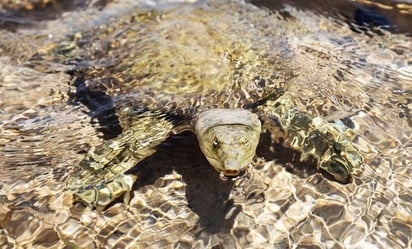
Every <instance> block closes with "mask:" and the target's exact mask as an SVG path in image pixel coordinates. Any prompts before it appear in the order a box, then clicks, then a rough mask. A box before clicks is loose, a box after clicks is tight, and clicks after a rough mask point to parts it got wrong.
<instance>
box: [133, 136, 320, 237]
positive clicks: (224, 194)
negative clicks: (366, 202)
mask: <svg viewBox="0 0 412 249" xmlns="http://www.w3.org/2000/svg"><path fill="white" fill-rule="evenodd" d="M270 148H272V149H270ZM273 148H275V149H274V150H273ZM256 154H257V156H259V157H263V158H264V159H265V161H272V160H275V161H276V162H277V163H280V164H281V165H283V166H284V167H285V168H286V170H287V171H290V172H291V173H293V174H296V175H298V176H300V177H307V176H308V175H311V174H314V173H316V162H315V161H313V162H309V163H308V162H306V163H300V162H299V160H296V159H295V158H296V157H298V156H300V155H299V153H298V152H296V151H293V150H290V149H286V148H284V147H281V146H280V145H276V144H273V143H272V142H271V140H270V134H267V133H263V134H262V135H261V138H260V143H259V146H258V149H257V152H256ZM173 170H174V171H176V172H177V173H179V174H180V175H181V176H182V179H183V181H184V182H185V183H186V199H187V201H188V204H189V208H190V209H191V210H192V211H193V212H195V213H196V214H197V215H198V216H199V221H198V225H199V226H200V228H201V229H202V230H203V231H206V232H209V233H212V234H214V233H226V232H229V231H230V229H231V228H232V227H233V224H234V218H235V217H236V216H237V215H238V213H239V212H241V211H242V207H241V206H240V205H239V204H235V203H234V202H233V200H231V199H229V195H230V192H231V190H232V188H233V183H234V181H232V180H230V179H229V180H226V181H225V180H222V179H221V178H220V176H219V173H218V172H217V171H216V170H214V169H213V168H212V167H211V166H210V165H209V163H208V161H207V160H206V158H205V157H204V155H203V153H202V152H201V150H200V148H199V145H198V141H197V138H196V136H195V135H194V134H193V133H190V132H185V133H183V134H181V135H176V136H172V137H170V138H168V139H167V140H166V141H165V142H164V143H162V144H161V145H159V146H158V147H157V151H156V153H154V154H153V155H152V156H150V157H148V158H146V159H144V160H143V161H142V162H140V163H139V164H138V165H136V167H134V168H133V169H132V170H131V172H130V173H134V174H137V175H138V178H139V180H138V181H136V183H135V184H134V186H133V189H134V190H136V189H140V188H142V187H144V186H146V185H151V184H154V182H155V181H156V180H157V179H158V178H159V177H162V176H164V175H166V174H168V173H170V172H172V171H173Z"/></svg>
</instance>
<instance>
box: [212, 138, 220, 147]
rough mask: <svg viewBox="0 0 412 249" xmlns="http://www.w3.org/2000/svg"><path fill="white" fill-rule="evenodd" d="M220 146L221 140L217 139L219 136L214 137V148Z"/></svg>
mask: <svg viewBox="0 0 412 249" xmlns="http://www.w3.org/2000/svg"><path fill="white" fill-rule="evenodd" d="M218 146H219V140H218V139H217V137H215V138H214V139H213V147H214V148H217V147H218Z"/></svg>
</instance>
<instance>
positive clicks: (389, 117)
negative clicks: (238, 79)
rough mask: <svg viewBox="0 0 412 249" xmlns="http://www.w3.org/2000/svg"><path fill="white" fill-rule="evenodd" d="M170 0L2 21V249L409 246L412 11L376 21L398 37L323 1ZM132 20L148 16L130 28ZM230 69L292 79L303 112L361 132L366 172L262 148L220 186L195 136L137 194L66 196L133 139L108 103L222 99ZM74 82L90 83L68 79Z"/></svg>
mask: <svg viewBox="0 0 412 249" xmlns="http://www.w3.org/2000/svg"><path fill="white" fill-rule="evenodd" d="M33 2H38V3H42V2H44V3H45V2H48V1H33ZM159 2H160V1H151V2H141V1H114V2H111V1H91V3H89V5H90V6H88V7H87V8H85V6H83V4H81V2H80V3H78V5H77V6H76V4H77V3H74V4H73V6H65V5H60V6H57V7H58V9H59V12H58V13H59V16H57V18H56V16H53V15H51V16H48V15H46V16H44V17H43V18H37V16H36V15H34V14H31V13H34V12H31V11H35V13H43V12H46V13H47V12H49V11H51V8H55V7H56V6H55V5H52V6H48V5H47V4H46V6H42V5H41V4H40V5H38V6H37V9H35V10H26V9H27V8H26V7H23V8H21V7H20V6H17V7H15V8H8V10H7V11H6V12H2V13H6V14H4V15H3V14H2V15H1V18H0V20H2V22H3V25H2V28H3V29H2V30H1V31H0V32H1V41H0V51H1V55H0V131H1V134H0V146H1V147H0V151H1V154H0V179H1V182H0V245H1V247H2V248H33V247H38V248H45V247H47V248H75V247H76V246H78V247H81V248H125V247H129V248H140V247H148V248H162V247H165V248H169V247H170V248H172V247H174V248H203V247H207V248H212V247H216V248H234V247H238V248H301V247H310V248H410V247H411V246H412V236H411V234H412V204H411V203H412V192H411V189H412V179H411V176H412V161H411V154H412V143H411V142H410V141H411V135H412V118H411V113H410V112H411V109H412V106H411V105H412V104H411V103H412V92H411V89H412V65H411V63H412V38H411V37H410V36H408V35H407V34H405V32H406V30H403V29H402V27H403V26H404V25H405V23H406V24H408V21H407V20H411V19H407V18H404V16H403V15H405V14H401V12H400V9H401V10H404V9H408V8H407V6H408V5H407V3H406V2H404V3H405V5H404V6H406V7H403V8H399V7H397V8H394V9H392V10H391V11H390V10H387V9H385V8H383V7H382V6H378V7H379V8H378V10H381V12H379V11H378V12H374V13H375V14H376V13H378V14H376V15H383V16H384V17H385V18H386V19H387V21H388V23H389V24H393V25H396V26H393V27H398V28H389V29H380V28H378V27H371V30H368V29H366V28H365V27H363V26H357V24H356V23H355V22H352V21H353V19H351V18H350V17H349V15H344V14H342V15H326V14H325V13H324V12H323V8H320V7H319V8H317V9H313V8H314V7H313V6H302V5H298V7H294V6H293V5H280V4H279V6H270V5H268V4H267V3H266V2H264V1H255V3H256V4H257V5H258V6H260V7H256V6H254V5H252V4H249V3H242V2H241V1H231V2H227V3H225V4H222V3H220V2H219V1H201V2H199V3H194V4H193V3H184V4H182V5H179V4H177V5H176V4H175V3H172V2H171V1H168V2H167V3H165V2H163V4H160V3H159ZM360 2H361V1H359V2H357V4H361V3H360ZM395 3H396V2H395ZM5 4H10V3H8V2H7V1H5V3H4V4H3V5H2V7H3V6H5ZM335 4H336V5H335V7H336V8H338V9H339V8H344V7H346V8H344V11H343V12H342V13H351V11H350V10H351V9H354V8H355V7H356V6H357V5H356V6H355V7H353V6H354V5H349V4H346V3H341V2H339V1H336V2H335ZM387 4H388V3H387ZM79 6H80V7H81V8H80V7H79ZM342 6H343V7H342ZM394 6H398V5H394ZM375 7H376V6H375ZM3 8H5V7H3ZM266 8H270V9H272V10H273V12H269V11H268V10H266ZM5 9H6V8H5ZM382 9H383V10H382ZM409 10H410V8H409ZM21 13H27V14H24V15H23V14H21ZM136 13H138V15H137V16H139V18H140V17H142V16H148V18H146V19H139V18H137V20H140V22H139V25H138V26H133V25H130V24H128V22H127V21H125V20H130V19H131V18H130V16H131V15H135V14H136ZM147 13H151V14H150V15H148V14H147ZM387 13H390V14H387ZM22 16H23V17H24V18H22ZM6 17H7V18H6ZM348 18H349V20H348ZM378 19H379V18H378ZM18 20H24V22H19V21H18ZM142 20H143V21H142ZM379 20H381V19H379ZM399 20H400V21H399ZM405 20H406V21H405ZM348 22H349V23H348ZM409 22H410V21H409ZM409 24H411V23H409ZM136 25H137V24H136ZM358 25H359V23H358ZM110 27H113V28H112V29H111V28H110ZM176 27H177V28H176ZM82 39H84V40H85V41H86V42H83V43H82V42H79V40H80V41H81V40H82ZM56 44H57V45H56ZM79 44H81V45H79ZM82 44H83V45H82ZM105 44H106V45H108V47H105V46H104V45H105ZM129 44H132V45H133V46H131V47H129V46H128V45H129ZM136 44H137V45H136ZM110 46H112V47H110ZM109 48H110V49H109ZM168 48H169V49H170V50H168ZM171 50H172V51H174V52H173V53H171V52H170V51H171ZM91 51H92V52H91ZM116 58H117V59H118V60H117V61H115V62H113V61H111V60H112V59H116ZM285 58H287V60H286V59H285ZM233 61H235V62H240V63H243V64H242V66H243V67H242V70H243V71H242V72H243V74H244V75H245V77H248V76H249V75H250V77H253V76H254V74H259V75H265V74H269V73H271V72H273V71H275V70H278V71H280V72H283V71H288V73H290V72H289V71H290V70H291V71H292V72H293V77H292V80H290V81H289V82H288V85H287V91H286V95H287V96H289V97H290V98H291V99H293V103H294V105H295V106H296V107H297V108H299V109H300V110H306V111H307V112H308V113H310V114H312V115H315V116H321V117H322V118H324V119H325V120H328V121H332V120H339V119H343V120H346V121H348V120H350V121H351V122H352V123H353V127H354V130H355V133H356V137H355V138H354V141H353V143H354V146H356V147H357V148H358V149H359V150H360V151H361V152H362V154H363V155H364V157H365V165H364V166H363V169H362V172H361V173H360V174H359V175H357V176H355V178H354V180H353V182H352V183H349V184H341V183H338V182H335V181H332V180H330V179H327V178H326V177H325V175H323V174H321V173H317V172H314V171H313V170H311V169H309V168H307V167H305V165H303V166H302V167H303V169H302V168H299V167H298V166H296V165H294V163H295V160H292V158H290V157H287V156H284V155H279V153H277V154H276V152H275V153H269V155H268V149H267V145H266V144H263V145H261V146H260V148H258V152H257V155H258V157H259V159H260V160H261V162H260V163H257V166H256V167H255V168H253V169H250V170H249V172H248V174H247V175H246V176H244V177H242V178H240V179H238V180H235V181H231V180H228V181H222V180H221V179H220V178H219V176H218V174H217V173H216V172H215V171H214V170H213V169H212V168H211V167H209V165H208V163H207V161H206V160H205V158H204V157H203V155H202V154H201V152H200V150H199V148H198V146H197V141H196V138H195V137H194V136H193V135H191V134H190V133H184V134H182V135H178V136H173V137H171V138H169V139H168V140H167V141H166V142H164V143H163V144H162V146H160V147H159V148H158V151H157V152H156V153H155V154H153V155H152V156H151V157H149V158H147V159H146V160H144V161H143V162H142V163H141V165H140V166H139V169H138V170H137V172H138V174H139V179H140V180H139V181H138V182H137V183H136V184H135V185H134V186H133V191H132V194H131V195H130V200H129V201H126V202H123V201H122V200H120V201H118V202H116V203H115V204H114V205H111V206H109V207H108V208H107V209H106V210H104V211H101V212H100V211H97V210H94V209H91V208H89V207H85V206H84V205H83V204H82V203H73V196H72V194H71V193H70V192H67V191H64V190H63V188H64V181H65V179H66V178H67V176H68V174H69V172H71V170H72V169H73V168H74V167H75V166H76V165H77V164H78V163H79V162H80V161H81V159H82V158H83V157H84V155H85V153H86V152H87V151H88V150H89V149H90V148H91V147H93V146H95V145H98V144H100V143H102V140H103V139H108V138H111V137H114V136H116V135H117V134H118V133H120V132H122V128H121V127H120V126H119V123H118V121H117V120H116V119H113V118H112V117H111V116H109V117H107V116H105V115H102V114H107V113H111V108H112V106H111V104H112V103H111V102H110V101H111V99H110V96H122V95H123V94H127V93H130V92H131V91H133V90H135V88H136V84H140V86H141V87H147V86H150V87H151V88H152V89H155V90H156V91H160V90H162V91H167V92H171V93H175V94H176V95H177V96H180V95H181V94H182V93H203V92H208V91H211V90H214V89H217V90H218V91H224V90H225V87H226V86H227V85H226V83H225V82H226V80H227V79H228V78H229V76H228V75H229V74H230V73H231V72H232V71H231V65H232V64H231V63H232V62H233ZM271 62H275V63H271ZM171 64H173V68H169V67H168V66H170V65H171ZM113 65H116V66H115V67H114V66H113ZM112 68H115V69H112ZM110 70H115V71H114V72H113V71H110ZM76 72H77V74H76ZM79 72H80V73H79ZM79 74H80V76H81V77H83V80H87V81H85V82H86V86H87V87H88V88H87V89H89V90H85V89H82V88H81V87H79V85H78V84H77V83H78V82H77V81H74V80H73V77H79ZM113 79H115V80H113ZM136 79H139V80H138V81H136ZM182 79H184V82H185V84H182V83H181V82H182V81H181V80H182ZM102 82H103V83H104V84H103V83H102ZM221 82H223V83H221ZM76 84H77V85H76ZM76 86H77V87H76ZM183 99H185V98H183ZM102 116H104V117H105V118H102ZM291 157H293V155H292V156H291Z"/></svg>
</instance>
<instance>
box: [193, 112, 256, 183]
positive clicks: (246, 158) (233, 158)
mask: <svg viewBox="0 0 412 249" xmlns="http://www.w3.org/2000/svg"><path fill="white" fill-rule="evenodd" d="M194 128H195V133H196V135H197V138H198V140H199V146H200V149H201V150H202V152H203V154H204V155H205V157H206V159H207V160H208V161H209V163H210V165H211V166H213V167H214V168H215V169H216V170H217V171H219V172H222V173H223V174H224V175H225V176H237V175H239V173H240V172H241V171H242V170H244V169H245V168H246V167H247V166H248V165H249V164H250V163H251V162H252V160H253V158H254V156H255V153H256V147H257V145H258V143H259V137H260V132H261V124H260V121H259V119H258V117H257V115H256V114H253V113H251V112H249V111H246V110H243V109H212V110H208V111H206V112H204V113H201V114H200V115H199V118H198V119H197V121H196V124H195V127H194Z"/></svg>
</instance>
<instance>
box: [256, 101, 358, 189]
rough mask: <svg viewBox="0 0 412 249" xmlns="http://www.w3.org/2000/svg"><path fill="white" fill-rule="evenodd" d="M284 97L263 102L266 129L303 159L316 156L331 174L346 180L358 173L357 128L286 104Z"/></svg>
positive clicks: (340, 180)
mask: <svg viewBox="0 0 412 249" xmlns="http://www.w3.org/2000/svg"><path fill="white" fill-rule="evenodd" d="M284 101H285V100H278V101H268V102H267V103H266V104H265V105H264V106H261V107H260V108H261V109H260V111H262V112H263V113H264V115H261V116H262V117H264V118H265V120H264V121H265V122H264V129H266V130H268V131H269V132H270V133H271V136H272V140H273V141H276V142H281V143H282V144H283V146H285V147H288V148H291V149H294V150H297V151H299V152H301V157H300V160H301V161H304V160H306V159H307V158H309V157H314V158H315V159H316V160H317V166H318V169H322V170H324V171H326V172H327V173H328V174H330V175H331V176H332V177H333V178H334V179H335V180H337V181H339V182H342V183H347V182H350V181H351V179H352V176H353V175H354V174H356V173H357V172H358V171H359V170H360V168H361V166H362V164H363V157H362V155H361V154H360V152H359V151H358V150H357V149H356V148H355V147H354V146H353V145H352V139H351V138H353V137H354V132H353V130H351V129H350V128H347V127H345V128H343V127H339V126H338V125H336V124H332V123H328V122H326V121H325V120H323V119H322V118H320V117H316V118H312V117H311V116H309V115H308V114H307V113H305V112H302V111H299V110H297V109H296V108H291V107H290V105H285V104H284V103H283V102H284Z"/></svg>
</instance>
